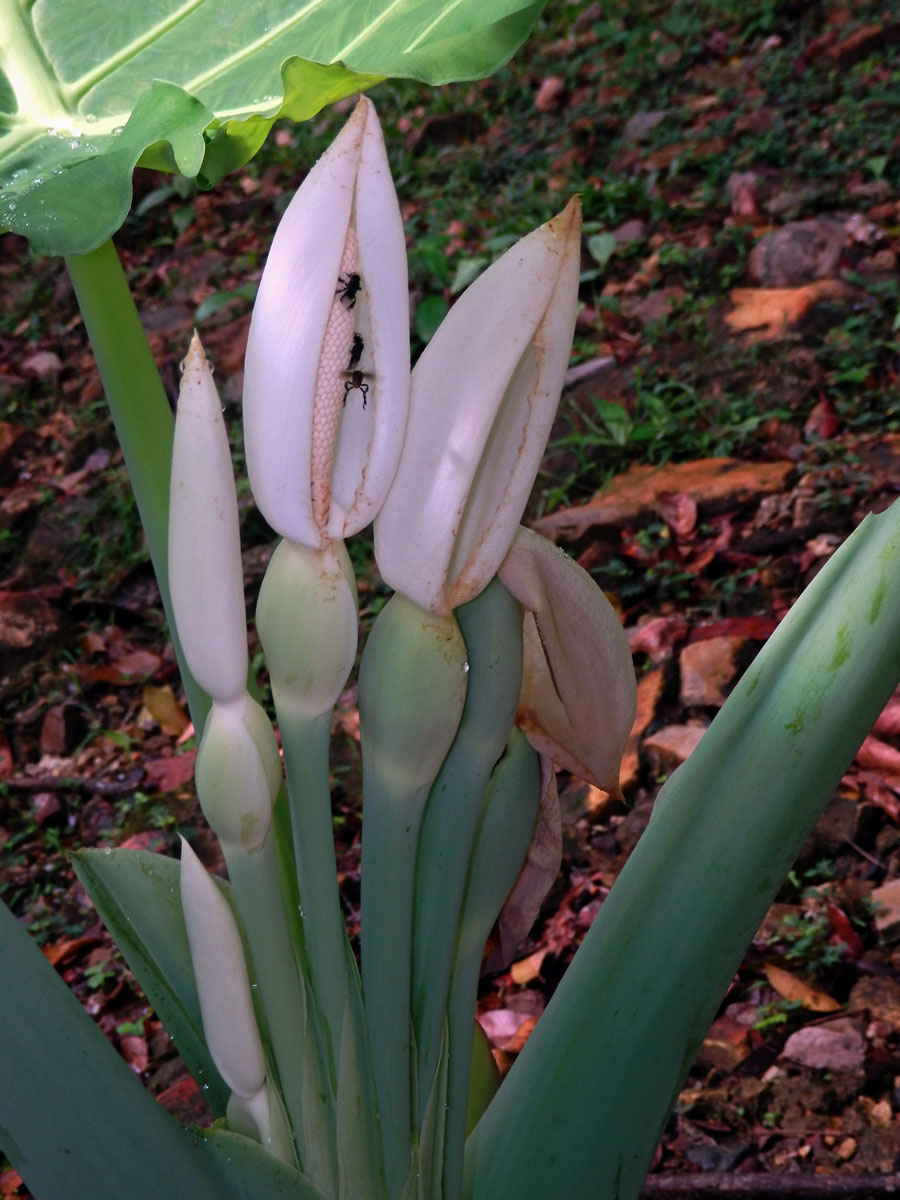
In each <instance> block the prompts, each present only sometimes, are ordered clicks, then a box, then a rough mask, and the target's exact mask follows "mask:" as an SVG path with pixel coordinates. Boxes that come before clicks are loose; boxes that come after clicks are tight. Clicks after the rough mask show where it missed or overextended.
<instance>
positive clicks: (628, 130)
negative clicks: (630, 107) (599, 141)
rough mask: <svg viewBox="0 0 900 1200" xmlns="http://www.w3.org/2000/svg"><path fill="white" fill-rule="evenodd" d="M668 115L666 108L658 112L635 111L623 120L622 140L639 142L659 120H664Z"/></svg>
mask: <svg viewBox="0 0 900 1200" xmlns="http://www.w3.org/2000/svg"><path fill="white" fill-rule="evenodd" d="M668 115H669V113H668V110H667V109H661V110H659V111H658V112H644V113H635V114H634V116H633V117H629V118H628V120H627V121H626V122H625V129H624V131H623V134H622V137H623V140H624V141H626V142H639V141H640V140H641V139H642V138H644V137H646V136H647V134H648V133H650V131H651V130H653V129H655V128H656V127H657V125H658V124H659V123H660V121H663V120H665V118H666V117H667V116H668Z"/></svg>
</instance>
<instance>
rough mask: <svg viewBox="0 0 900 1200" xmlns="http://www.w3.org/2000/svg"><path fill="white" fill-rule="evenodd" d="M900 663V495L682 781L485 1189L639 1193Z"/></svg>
mask: <svg viewBox="0 0 900 1200" xmlns="http://www.w3.org/2000/svg"><path fill="white" fill-rule="evenodd" d="M898 677H900V504H895V505H894V507H893V509H891V510H889V511H888V512H886V513H883V514H881V515H880V516H878V517H869V518H867V519H866V521H865V522H864V523H863V526H862V527H861V528H860V529H859V530H857V532H856V533H855V534H854V535H853V537H852V538H850V539H848V542H847V543H845V545H844V546H843V547H842V548H841V550H839V551H838V552H837V554H836V555H834V557H833V559H832V560H831V562H829V563H828V564H827V565H826V566H825V568H823V570H822V571H821V572H820V574H819V575H818V576H817V577H816V579H815V580H814V581H813V583H812V584H811V585H810V586H809V588H807V590H806V592H805V593H804V595H803V596H802V597H801V599H800V600H799V601H798V603H797V604H796V605H795V607H794V609H793V610H792V611H791V613H790V614H789V615H788V616H787V617H786V618H785V620H784V621H783V622H782V624H781V626H780V627H779V629H778V630H777V631H776V633H775V635H774V636H773V637H772V639H771V640H770V641H769V643H768V645H767V646H766V647H765V649H764V650H763V651H762V652H761V653H760V655H759V656H758V657H757V659H756V661H755V662H754V663H753V665H752V666H751V668H750V669H749V670H748V671H747V672H746V674H745V676H744V678H743V679H742V680H741V682H740V684H739V685H738V687H737V688H736V689H735V691H734V692H733V693H732V696H731V697H729V699H728V702H727V703H726V705H725V706H724V708H723V709H722V710H721V712H720V714H719V715H718V716H717V717H716V719H715V721H714V722H713V724H712V725H711V726H710V729H709V730H708V732H707V733H706V735H705V736H704V738H703V740H702V741H701V743H700V745H699V746H698V748H697V749H696V750H695V751H694V753H693V754H692V755H691V757H690V758H689V759H688V760H687V762H686V763H685V764H684V765H683V766H681V767H680V768H679V769H678V771H677V772H676V773H675V774H674V775H673V776H672V779H671V780H670V781H669V782H668V783H667V784H666V787H665V788H664V790H663V792H662V793H661V794H660V797H659V799H658V800H657V804H656V806H655V809H654V814H653V817H652V819H651V821H650V825H649V827H648V829H647V831H646V832H645V834H644V835H643V837H642V838H641V841H640V842H639V843H638V846H637V848H636V849H635V851H634V853H633V854H632V856H631V858H630V859H629V861H628V863H627V864H626V867H625V869H624V870H623V872H622V874H621V875H620V876H619V878H618V879H617V881H616V883H615V886H614V887H613V889H612V891H611V893H610V896H609V898H608V899H607V901H606V902H605V903H604V905H603V908H602V909H601V911H600V913H599V915H598V917H597V919H596V920H595V921H594V923H593V925H592V927H591V929H590V932H589V933H588V936H587V938H586V939H585V942H584V944H583V946H582V947H581V948H580V949H579V951H578V953H577V954H576V956H575V960H574V962H573V964H572V966H571V968H570V970H569V972H568V973H567V974H566V976H565V977H564V979H563V982H562V984H561V985H560V987H559V989H558V990H557V992H556V994H555V995H554V997H553V1000H552V1001H551V1003H550V1005H549V1007H548V1009H547V1012H546V1014H545V1016H544V1017H542V1018H541V1021H540V1022H539V1023H538V1026H537V1028H536V1030H535V1032H534V1034H533V1035H532V1037H531V1038H530V1039H529V1041H528V1043H527V1045H526V1047H525V1050H524V1051H523V1053H522V1054H521V1055H520V1057H519V1059H518V1060H517V1062H516V1064H515V1066H514V1067H513V1070H512V1071H511V1072H510V1075H509V1077H508V1079H507V1080H506V1081H505V1082H504V1084H503V1085H502V1087H501V1088H500V1091H499V1092H498V1094H497V1096H496V1097H495V1098H494V1100H493V1101H492V1103H491V1104H490V1106H489V1107H488V1109H487V1111H486V1112H485V1114H484V1116H483V1117H482V1120H481V1122H480V1123H479V1125H478V1126H477V1127H476V1129H475V1130H474V1132H473V1134H472V1136H471V1138H470V1139H469V1143H468V1145H467V1152H466V1170H467V1189H466V1196H467V1197H468V1198H469V1200H487V1198H488V1197H490V1200H507V1198H509V1200H512V1198H513V1197H515V1198H516V1200H531V1198H532V1197H533V1198H535V1200H538V1198H540V1197H543V1196H546V1195H566V1196H588V1195H597V1196H604V1197H606V1196H608V1197H616V1198H617V1200H633V1198H634V1197H636V1196H637V1195H638V1193H639V1191H640V1186H641V1182H642V1180H643V1176H644V1173H645V1171H646V1170H647V1167H648V1165H649V1162H650V1160H651V1157H652V1154H653V1150H654V1148H655V1145H656V1142H657V1140H658V1138H659V1135H660V1132H661V1130H662V1128H663V1126H664V1124H665V1121H666V1118H667V1116H668V1113H669V1110H670V1108H671V1106H672V1104H673V1103H674V1101H675V1099H676V1098H677V1094H678V1090H679V1089H680V1087H681V1085H682V1081H683V1079H684V1077H685V1075H686V1074H687V1071H688V1069H689V1067H690V1064H691V1061H692V1059H693V1055H694V1052H695V1050H696V1047H697V1045H698V1043H699V1042H700V1040H701V1039H702V1037H703V1034H704V1032H705V1030H706V1028H707V1027H708V1024H709V1022H710V1021H711V1020H712V1018H713V1016H714V1015H715V1010H716V1008H717V1006H718V1004H719V1002H720V1000H721V997H722V995H723V994H724V992H725V990H726V988H727V985H728V982H729V981H730V979H731V977H732V975H733V972H734V970H735V968H736V966H737V965H738V963H739V962H740V959H741V956H742V954H743V952H744V950H745V948H746V945H747V943H748V942H749V940H750V939H751V938H752V936H753V934H754V932H755V931H756V929H757V928H758V927H759V924H760V921H761V920H762V917H763V916H764V914H765V912H766V910H767V908H768V906H769V904H770V903H771V901H772V899H773V897H774V895H775V893H776V891H777V889H778V887H779V885H780V883H781V881H782V880H783V878H784V876H785V874H786V873H787V871H788V869H789V868H790V866H791V864H792V863H793V861H794V859H795V858H796V856H797V854H798V853H799V851H800V849H801V848H802V845H803V843H804V841H805V839H806V837H807V836H808V834H809V833H810V831H811V830H812V827H813V825H814V824H815V821H816V819H817V817H818V815H819V813H820V812H821V810H822V809H823V808H824V806H825V804H826V803H827V801H828V799H829V797H830V795H831V793H832V790H833V788H834V787H835V786H836V785H837V783H838V782H839V781H840V778H841V776H842V774H843V772H844V770H845V769H846V767H847V765H848V763H849V762H850V760H851V759H852V757H853V754H854V753H855V751H856V750H857V748H858V746H859V745H860V743H861V742H862V740H863V738H864V737H865V735H866V733H867V732H868V730H869V729H870V728H871V726H872V723H873V721H874V720H875V718H876V717H877V715H878V713H879V711H880V710H881V707H882V706H883V704H884V703H885V701H886V700H887V698H888V697H889V696H890V694H891V692H892V691H893V688H894V686H895V684H896V682H897V679H898ZM588 1013H589V1014H590V1020H589V1021H588V1020H585V1019H584V1018H585V1016H586V1014H588Z"/></svg>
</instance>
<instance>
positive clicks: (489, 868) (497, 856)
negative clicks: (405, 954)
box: [443, 729, 541, 1200]
mask: <svg viewBox="0 0 900 1200" xmlns="http://www.w3.org/2000/svg"><path fill="white" fill-rule="evenodd" d="M540 798H541V769H540V763H539V760H538V755H537V752H536V751H535V750H533V749H532V747H531V746H530V745H529V744H528V742H527V740H526V738H525V735H524V734H523V733H522V732H521V731H520V730H518V729H514V730H513V731H512V734H511V735H510V738H509V743H508V746H507V751H506V754H504V756H503V758H501V760H500V761H499V763H498V764H497V766H496V768H495V770H494V772H493V773H492V775H491V781H490V785H489V787H488V789H487V794H486V795H485V799H484V804H483V805H482V807H481V812H480V821H479V825H478V832H477V835H476V838H475V846H474V849H473V851H472V858H471V863H470V866H469V875H468V879H467V881H466V894H465V899H464V901H463V908H462V916H461V919H460V922H459V936H458V939H457V944H456V959H455V962H454V964H453V979H452V982H451V985H450V995H449V999H448V1003H447V1032H448V1040H449V1064H448V1077H447V1105H446V1108H447V1114H446V1126H445V1132H444V1139H445V1140H444V1164H443V1170H444V1176H443V1178H444V1192H443V1200H459V1197H460V1196H461V1194H462V1183H463V1153H464V1149H465V1142H466V1114H467V1108H468V1098H469V1079H470V1074H471V1066H472V1021H473V1019H474V1017H475V1001H476V999H477V996H478V977H479V974H480V972H481V957H482V954H483V952H484V944H485V942H486V941H487V938H488V935H489V933H490V931H491V928H492V927H493V925H494V922H495V921H496V920H497V917H498V916H499V915H500V910H501V909H502V907H503V903H504V901H505V900H506V897H507V896H508V895H509V893H510V891H511V890H512V887H513V884H514V883H515V881H516V879H517V877H518V875H519V872H520V871H521V869H522V866H523V864H524V862H525V859H526V857H527V855H528V847H529V846H530V844H531V839H532V836H533V834H534V828H535V823H536V821H537V816H538V810H539V807H540Z"/></svg>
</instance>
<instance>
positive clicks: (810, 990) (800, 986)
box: [764, 962, 841, 1012]
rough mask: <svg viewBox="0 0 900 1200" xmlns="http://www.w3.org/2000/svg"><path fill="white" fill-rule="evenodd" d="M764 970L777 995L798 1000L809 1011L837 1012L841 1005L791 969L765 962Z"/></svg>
mask: <svg viewBox="0 0 900 1200" xmlns="http://www.w3.org/2000/svg"><path fill="white" fill-rule="evenodd" d="M764 970H765V972H766V979H768V981H769V983H770V984H771V986H772V987H773V988H774V989H775V991H776V992H777V993H778V995H779V996H782V997H783V998H784V999H785V1000H794V1001H798V1000H799V1002H800V1003H801V1004H802V1005H803V1007H804V1008H808V1009H810V1011H811V1012H837V1010H838V1009H839V1008H840V1007H841V1006H840V1004H838V1002H837V1000H835V999H834V998H833V997H831V996H829V995H828V994H827V992H822V991H820V990H819V989H818V988H815V987H813V986H812V984H809V983H807V982H806V980H805V979H801V978H800V977H799V975H794V973H793V972H792V971H786V970H785V969H784V967H779V966H778V965H777V964H776V963H771V962H767V963H766V964H765V967H764Z"/></svg>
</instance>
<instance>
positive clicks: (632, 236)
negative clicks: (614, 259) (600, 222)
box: [612, 217, 647, 246]
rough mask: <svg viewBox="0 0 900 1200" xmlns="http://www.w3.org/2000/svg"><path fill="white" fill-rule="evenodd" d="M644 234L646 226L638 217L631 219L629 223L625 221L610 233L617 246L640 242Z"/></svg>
mask: <svg viewBox="0 0 900 1200" xmlns="http://www.w3.org/2000/svg"><path fill="white" fill-rule="evenodd" d="M646 234H647V226H646V225H645V223H644V222H643V221H642V220H641V219H640V217H632V218H631V220H630V221H625V222H624V223H623V224H622V225H619V226H617V227H616V228H615V229H614V230H613V231H612V235H613V237H614V238H615V239H616V245H617V246H630V245H631V244H632V243H633V242H642V241H643V240H644V238H645V237H646Z"/></svg>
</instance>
